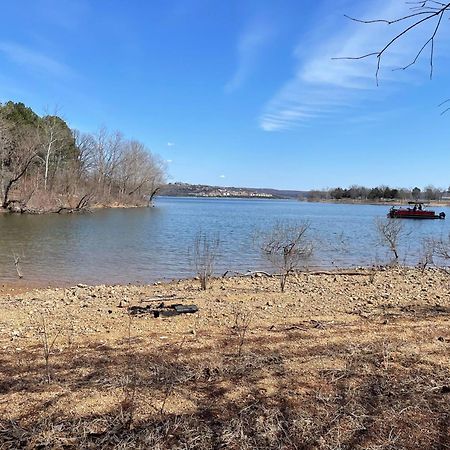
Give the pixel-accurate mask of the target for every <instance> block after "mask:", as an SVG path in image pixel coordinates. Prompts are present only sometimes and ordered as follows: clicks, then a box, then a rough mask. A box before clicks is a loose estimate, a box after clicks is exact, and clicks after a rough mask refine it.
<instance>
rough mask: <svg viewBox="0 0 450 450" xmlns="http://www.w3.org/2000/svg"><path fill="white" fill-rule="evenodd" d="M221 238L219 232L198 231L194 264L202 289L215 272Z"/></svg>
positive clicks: (194, 245) (194, 250)
mask: <svg viewBox="0 0 450 450" xmlns="http://www.w3.org/2000/svg"><path fill="white" fill-rule="evenodd" d="M219 249H220V238H219V236H218V235H217V234H215V235H210V234H207V233H204V232H202V231H200V232H198V233H197V235H196V236H195V239H194V244H193V249H192V252H193V255H192V258H193V265H194V268H195V273H196V274H197V276H198V277H199V279H200V286H201V288H202V290H206V288H207V286H208V282H209V279H210V278H211V276H212V275H213V274H214V266H215V262H216V259H217V257H218V256H219Z"/></svg>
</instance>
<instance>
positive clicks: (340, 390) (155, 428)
mask: <svg viewBox="0 0 450 450" xmlns="http://www.w3.org/2000/svg"><path fill="white" fill-rule="evenodd" d="M417 273H420V272H419V271H417ZM383 276H384V275H383V274H381V275H379V277H383ZM360 282H361V283H363V282H364V283H366V282H367V280H361V281H360ZM379 282H383V280H381V281H380V280H378V283H379ZM261 295H264V294H261ZM286 299H287V300H286V301H289V302H292V301H293V295H292V293H291V294H290V296H289V294H287V297H286ZM441 303H443V305H441V306H439V307H436V306H435V305H432V306H430V305H427V304H423V305H417V304H414V305H410V306H409V307H408V305H406V304H403V305H400V306H398V307H390V308H383V307H380V306H379V305H373V308H372V310H370V314H367V317H362V316H360V315H357V316H356V317H355V315H354V314H347V315H345V314H341V315H339V316H336V318H335V319H334V320H326V319H322V318H320V319H319V318H317V319H314V320H311V318H309V317H301V316H299V317H297V318H296V320H294V319H295V318H291V319H292V320H290V321H288V322H283V321H280V320H277V321H276V322H275V323H273V322H272V323H270V324H268V323H264V321H261V320H259V321H258V320H257V319H254V320H252V322H250V324H249V326H248V330H247V332H246V334H245V335H244V340H245V343H244V344H241V341H242V334H239V333H236V331H235V330H234V331H233V325H235V324H234V323H233V321H232V320H230V321H229V322H228V325H227V326H225V327H222V328H213V327H207V326H203V327H202V326H201V322H200V325H199V326H198V328H197V329H196V330H195V332H192V330H190V329H186V330H185V331H184V332H180V330H179V328H177V332H176V333H175V332H174V333H173V334H169V333H168V330H169V329H170V326H171V324H174V323H175V322H174V321H176V320H178V319H179V320H183V318H170V319H164V322H162V321H161V320H160V319H151V320H147V319H141V318H136V319H133V320H132V321H128V316H126V315H124V316H123V318H122V319H117V320H121V325H122V326H123V327H122V328H121V335H117V334H115V335H113V336H112V337H111V338H110V339H105V338H104V337H103V336H100V337H97V338H95V337H93V336H77V337H76V339H74V340H72V341H71V343H70V345H69V342H68V341H67V340H64V339H63V338H62V336H64V332H62V334H61V338H60V339H58V340H57V341H56V342H55V345H54V348H53V350H52V355H51V383H50V384H48V383H47V380H48V378H47V373H46V364H45V359H44V358H43V353H42V343H41V342H40V341H39V339H38V337H39V336H36V338H34V337H33V335H32V333H31V332H30V338H29V339H23V342H21V343H20V345H21V347H20V349H19V350H17V348H18V345H19V343H18V342H19V341H13V342H10V343H8V342H7V341H6V340H5V341H2V344H4V345H3V347H2V348H3V350H2V353H0V365H1V367H2V370H1V372H0V448H1V449H10V448H11V449H18V448H23V449H34V448H41V449H44V448H45V449H72V448H73V449H79V448H86V449H87V448H95V449H97V448H100V449H101V448H123V449H125V448H138V449H139V448H142V449H148V448H152V449H219V448H226V449H336V450H337V449H363V448H364V449H392V450H393V449H447V448H450V408H449V404H450V352H449V346H450V333H449V318H450V314H449V313H450V311H449V309H448V306H447V305H448V297H447V298H445V299H441ZM235 311H236V306H235V305H232V307H230V318H231V317H232V315H233V312H235ZM192 320H194V319H192ZM144 321H145V324H146V327H144V326H143V322H144ZM157 324H161V326H164V327H165V330H166V332H167V334H168V339H161V330H160V329H158V325H157ZM58 326H59V323H55V320H54V321H53V327H54V329H57V327H58ZM50 328H51V323H50V324H49V333H51V332H52V330H51V329H50ZM237 350H240V351H237Z"/></svg>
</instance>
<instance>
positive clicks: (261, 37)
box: [225, 19, 274, 93]
mask: <svg viewBox="0 0 450 450" xmlns="http://www.w3.org/2000/svg"><path fill="white" fill-rule="evenodd" d="M273 34H274V33H273V29H272V27H271V25H270V24H268V23H267V22H266V21H263V20H261V19H257V20H254V21H253V22H252V23H251V24H250V25H249V26H248V27H247V29H246V30H245V31H244V32H243V33H242V34H241V36H240V37H239V40H238V45H237V53H238V66H237V69H236V71H235V72H234V74H233V76H232V77H231V79H230V80H229V81H228V82H227V83H226V85H225V92H227V93H231V92H234V91H235V90H237V89H239V88H240V87H241V86H242V84H243V83H244V82H245V81H246V79H247V78H248V77H249V76H250V74H251V73H252V71H253V69H254V67H255V66H256V64H257V63H258V59H259V57H260V54H261V51H262V49H263V48H264V46H265V45H266V44H267V43H268V42H269V40H270V38H271V37H272V36H273Z"/></svg>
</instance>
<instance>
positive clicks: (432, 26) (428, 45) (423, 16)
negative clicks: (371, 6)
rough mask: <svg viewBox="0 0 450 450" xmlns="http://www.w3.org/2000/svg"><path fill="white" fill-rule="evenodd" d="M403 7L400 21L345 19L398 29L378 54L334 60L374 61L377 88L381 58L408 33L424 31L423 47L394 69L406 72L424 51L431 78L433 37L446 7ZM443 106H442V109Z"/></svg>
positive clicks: (449, 7)
mask: <svg viewBox="0 0 450 450" xmlns="http://www.w3.org/2000/svg"><path fill="white" fill-rule="evenodd" d="M406 4H407V5H409V12H407V13H405V14H404V15H402V16H400V17H394V18H389V19H386V18H379V19H370V20H363V19H357V18H354V17H349V16H346V17H347V18H349V19H350V20H353V21H355V22H359V23H362V24H375V23H384V24H386V25H388V26H389V25H397V26H400V27H401V28H400V29H399V31H397V32H396V33H395V34H394V36H393V37H392V38H390V39H388V40H387V42H386V43H385V44H384V45H383V46H382V47H381V48H380V49H378V50H375V51H371V52H369V53H366V54H364V55H356V56H345V57H339V58H334V59H355V60H361V59H366V58H371V57H373V58H376V61H377V65H376V72H375V78H376V81H377V84H378V75H379V72H380V68H381V64H382V58H383V56H385V55H386V53H388V52H389V51H391V50H392V49H393V47H394V46H395V44H397V43H398V42H399V41H400V40H401V39H402V38H404V37H405V36H406V35H408V34H410V33H411V32H412V31H414V30H423V29H424V30H425V33H426V34H425V37H424V40H423V45H421V46H420V47H419V48H418V50H417V52H416V53H415V55H414V57H413V58H412V60H411V61H410V62H408V63H407V64H405V65H404V66H402V67H398V68H397V70H406V69H408V68H409V67H411V66H412V65H414V64H416V62H417V61H418V60H419V58H420V56H421V55H422V54H423V53H424V51H425V50H426V49H428V50H429V63H430V78H432V77H433V69H434V66H433V64H434V50H435V42H436V37H437V35H438V32H439V29H440V27H441V25H442V23H443V22H444V18H446V17H448V14H449V13H450V3H447V2H439V1H435V0H421V1H410V2H406ZM428 27H429V28H428ZM444 103H445V102H444ZM444 103H442V105H443V104H444ZM444 112H445V111H444Z"/></svg>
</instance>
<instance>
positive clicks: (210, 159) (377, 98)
mask: <svg viewBox="0 0 450 450" xmlns="http://www.w3.org/2000/svg"><path fill="white" fill-rule="evenodd" d="M407 8H408V6H407V5H405V3H404V2H403V1H402V0H378V1H372V0H365V1H364V2H361V1H348V0H334V1H331V0H323V1H320V0H315V1H309V0H302V1H298V0H284V1H282V2H280V1H275V0H272V1H264V0H254V1H245V0H227V1H225V2H224V1H218V0H217V1H216V0H173V1H171V0H152V1H148V0H130V1H127V2H125V1H123V0H15V1H14V2H5V4H3V5H2V16H3V18H4V20H2V27H1V28H0V101H2V102H4V101H7V100H14V101H22V102H24V103H26V104H27V105H29V106H31V107H32V108H33V109H35V110H36V111H37V112H40V113H43V112H44V111H45V110H46V109H47V110H48V109H50V110H52V109H54V108H55V107H58V109H59V111H60V112H61V114H62V115H63V116H64V117H65V119H66V120H67V122H68V123H69V125H70V126H71V127H73V128H77V129H80V130H82V131H95V130H96V129H98V128H99V127H100V126H103V125H105V126H107V127H108V128H109V129H111V130H115V129H119V130H121V131H122V132H124V133H125V135H126V136H127V137H130V138H136V139H139V140H141V141H143V142H144V143H145V144H147V146H148V147H149V148H150V149H151V150H152V151H153V152H155V153H158V154H160V155H161V157H162V158H163V159H164V160H165V161H167V167H168V172H169V176H170V180H171V181H185V182H191V183H205V184H214V185H234V186H254V187H275V188H285V189H311V188H324V187H333V186H337V185H340V186H349V185H351V184H364V185H368V186H374V185H379V184H389V185H391V186H405V187H412V186H414V185H418V186H421V187H422V186H425V185H427V184H434V185H436V186H442V187H448V186H449V184H450V175H449V167H450V152H449V151H448V150H449V145H450V114H447V115H443V116H441V115H440V111H441V109H440V108H439V107H438V104H439V103H440V102H442V101H443V100H445V99H446V98H448V97H450V89H449V87H448V76H449V73H450V60H449V57H450V52H449V50H450V39H449V36H450V24H448V22H449V21H448V20H446V21H444V23H443V25H442V28H441V30H440V35H439V36H438V40H437V43H436V48H435V67H434V76H433V80H432V81H430V79H429V60H428V59H427V56H426V55H424V57H423V58H422V59H421V60H420V61H419V63H418V64H417V65H415V66H413V67H411V68H410V69H409V70H408V71H393V70H392V69H393V68H396V67H399V66H404V65H405V64H407V63H408V62H410V60H411V59H412V58H413V57H414V54H415V52H417V50H418V49H419V48H420V46H421V45H422V44H423V42H424V39H425V34H424V33H425V32H426V30H424V31H423V32H421V33H416V34H412V35H410V36H408V38H407V39H405V40H402V41H401V42H399V43H398V45H396V46H395V47H394V48H393V49H392V51H391V52H390V53H389V54H388V55H386V58H385V59H384V60H383V63H382V70H381V73H380V83H379V86H378V87H377V85H376V80H375V70H376V61H375V60H374V59H367V60H363V61H348V60H333V59H332V58H333V57H339V56H358V55H361V54H364V53H367V52H370V51H373V50H377V49H378V48H380V46H382V45H383V43H385V42H386V40H387V39H388V38H389V37H390V36H392V35H393V34H394V33H395V31H396V29H395V28H393V27H387V26H386V25H362V24H358V23H355V22H351V21H349V20H348V19H345V18H344V14H349V15H353V16H357V17H361V18H379V17H383V18H390V17H396V16H398V15H400V14H402V13H406V12H408V9H407Z"/></svg>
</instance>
